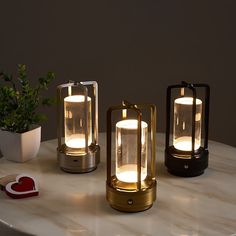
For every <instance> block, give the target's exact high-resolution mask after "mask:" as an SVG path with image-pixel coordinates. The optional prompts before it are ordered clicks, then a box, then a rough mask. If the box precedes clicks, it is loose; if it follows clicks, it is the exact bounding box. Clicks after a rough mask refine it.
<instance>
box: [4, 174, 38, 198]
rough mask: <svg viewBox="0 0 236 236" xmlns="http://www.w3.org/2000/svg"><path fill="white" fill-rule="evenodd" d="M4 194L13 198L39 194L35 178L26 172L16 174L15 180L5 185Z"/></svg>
mask: <svg viewBox="0 0 236 236" xmlns="http://www.w3.org/2000/svg"><path fill="white" fill-rule="evenodd" d="M5 192H6V194H7V195H8V196H9V197H11V198H15V199H19V198H26V197H32V196H37V195H38V194H39V190H38V186H37V182H36V180H35V179H34V178H33V177H32V176H29V175H27V174H20V175H17V176H16V181H13V182H9V183H8V184H7V185H6V186H5Z"/></svg>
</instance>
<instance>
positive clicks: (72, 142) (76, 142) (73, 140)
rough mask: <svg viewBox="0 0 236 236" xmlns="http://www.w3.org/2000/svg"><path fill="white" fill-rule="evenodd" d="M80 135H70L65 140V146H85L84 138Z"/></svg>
mask: <svg viewBox="0 0 236 236" xmlns="http://www.w3.org/2000/svg"><path fill="white" fill-rule="evenodd" d="M79 136H80V135H76V134H75V135H71V137H70V139H69V140H67V141H66V142H65V143H66V146H67V147H70V148H85V146H86V145H85V138H80V137H79Z"/></svg>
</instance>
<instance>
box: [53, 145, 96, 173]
mask: <svg viewBox="0 0 236 236" xmlns="http://www.w3.org/2000/svg"><path fill="white" fill-rule="evenodd" d="M65 150H66V148H65V145H62V146H61V148H57V159H58V162H59V166H60V168H61V169H62V170H63V171H65V172H69V173H87V172H91V171H93V170H95V169H96V168H97V165H98V164H99V162H100V147H99V145H95V144H92V145H90V146H89V151H88V153H87V154H84V155H76V154H73V155H72V154H69V153H67V152H66V151H65Z"/></svg>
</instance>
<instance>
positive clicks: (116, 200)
mask: <svg viewBox="0 0 236 236" xmlns="http://www.w3.org/2000/svg"><path fill="white" fill-rule="evenodd" d="M141 109H150V111H151V167H150V168H151V171H150V176H147V178H146V179H145V180H144V181H141V121H142V112H141ZM117 110H133V111H135V112H136V114H137V120H138V131H137V180H138V181H137V183H136V184H135V183H132V184H126V186H123V183H122V182H121V183H120V182H119V181H118V180H117V178H116V176H111V157H112V155H111V151H112V150H111V144H112V124H111V120H112V119H111V118H112V112H113V111H117ZM155 159H156V106H155V105H153V104H139V105H134V104H131V103H129V102H127V101H123V103H122V105H118V106H112V107H110V108H109V109H108V111H107V182H106V193H107V194H106V197H107V201H108V202H109V203H110V205H111V207H113V208H115V209H117V210H120V211H125V212H138V211H144V210H147V209H148V208H150V207H151V206H152V204H153V202H154V201H155V199H156V177H155V172H156V171H155V166H156V163H155ZM135 185H136V186H135Z"/></svg>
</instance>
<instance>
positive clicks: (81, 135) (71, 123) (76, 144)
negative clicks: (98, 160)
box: [64, 95, 92, 151]
mask: <svg viewBox="0 0 236 236" xmlns="http://www.w3.org/2000/svg"><path fill="white" fill-rule="evenodd" d="M87 108H88V110H87V112H88V114H87V116H86V114H85V96H83V95H73V96H68V97H65V98H64V125H65V144H66V146H67V147H70V148H80V149H84V151H85V147H86V144H85V133H86V130H87V133H88V146H89V145H90V144H91V143H92V119H91V98H90V97H87ZM86 119H87V127H86Z"/></svg>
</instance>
